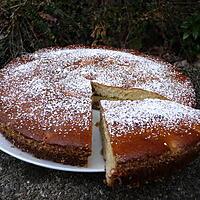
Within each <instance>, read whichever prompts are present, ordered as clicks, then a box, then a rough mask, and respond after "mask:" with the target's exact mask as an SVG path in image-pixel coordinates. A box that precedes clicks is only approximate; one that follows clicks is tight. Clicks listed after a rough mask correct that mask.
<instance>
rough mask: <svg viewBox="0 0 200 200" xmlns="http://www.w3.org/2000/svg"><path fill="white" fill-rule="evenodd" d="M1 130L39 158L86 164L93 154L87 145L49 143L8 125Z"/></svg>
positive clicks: (16, 144) (70, 163)
mask: <svg viewBox="0 0 200 200" xmlns="http://www.w3.org/2000/svg"><path fill="white" fill-rule="evenodd" d="M0 131H1V132H2V133H3V135H4V136H5V137H6V138H7V139H8V140H9V141H10V142H12V143H13V144H14V145H15V146H16V147H18V148H20V149H22V150H23V151H26V152H29V153H32V154H34V155H35V156H36V157H38V158H42V159H47V160H52V161H55V162H59V163H63V164H68V165H74V166H86V165H87V159H88V156H90V155H91V149H90V147H88V146H87V145H86V146H77V145H76V146H74V145H72V144H71V145H67V146H66V145H65V146H61V145H56V144H48V143H45V142H42V141H37V140H35V139H31V138H27V137H25V136H23V135H22V134H20V133H19V132H15V131H13V130H10V129H9V128H8V127H3V126H0Z"/></svg>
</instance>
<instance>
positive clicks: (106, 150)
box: [100, 112, 116, 185]
mask: <svg viewBox="0 0 200 200" xmlns="http://www.w3.org/2000/svg"><path fill="white" fill-rule="evenodd" d="M100 133H101V137H102V146H103V157H104V160H105V163H106V165H105V170H106V182H107V184H108V185H112V180H111V179H110V176H111V174H110V173H111V172H112V169H114V168H116V159H115V156H114V154H113V151H112V146H111V141H110V136H109V133H108V131H107V128H106V121H105V119H104V117H103V116H102V112H101V122H100Z"/></svg>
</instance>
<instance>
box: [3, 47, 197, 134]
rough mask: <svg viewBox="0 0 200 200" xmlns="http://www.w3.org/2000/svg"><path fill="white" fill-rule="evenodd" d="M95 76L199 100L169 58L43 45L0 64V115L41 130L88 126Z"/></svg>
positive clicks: (103, 80)
mask: <svg viewBox="0 0 200 200" xmlns="http://www.w3.org/2000/svg"><path fill="white" fill-rule="evenodd" d="M91 82H97V83H100V84H104V85H107V86H114V87H123V88H140V89H144V90H148V91H152V92H155V93H158V94H160V95H162V96H164V97H166V98H168V99H171V100H174V101H177V102H180V103H182V104H186V105H189V106H191V105H193V104H194V91H193V88H192V85H191V82H190V81H189V79H187V78H186V77H185V76H183V75H182V74H181V73H179V72H177V71H176V70H175V69H174V67H173V66H171V65H170V64H166V63H164V62H162V61H159V60H157V59H154V58H151V57H147V56H142V55H136V53H127V52H125V51H116V50H110V49H103V48H92V49H91V48H84V47H79V46H72V47H66V48H50V49H42V50H39V51H37V52H35V53H33V54H27V55H24V56H22V57H19V58H16V59H15V60H13V61H11V62H10V63H9V64H8V65H7V66H6V67H5V68H4V69H2V70H0V85H1V88H0V112H1V113H2V115H1V116H0V121H4V122H6V123H10V124H9V125H10V126H15V127H14V128H15V129H21V128H22V129H23V128H28V131H29V132H31V131H30V130H33V132H34V130H35V132H37V131H39V132H40V134H41V135H45V134H46V132H47V131H49V134H52V133H55V134H68V133H69V132H72V128H73V127H74V128H76V129H79V130H86V131H87V130H88V129H89V127H90V125H91V104H92V102H91V96H92V87H91ZM26 122H27V123H28V124H26ZM35 132H34V133H33V134H35ZM38 134H39V133H38Z"/></svg>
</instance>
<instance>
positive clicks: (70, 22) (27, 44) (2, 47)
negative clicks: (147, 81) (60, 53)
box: [0, 0, 199, 65]
mask: <svg viewBox="0 0 200 200" xmlns="http://www.w3.org/2000/svg"><path fill="white" fill-rule="evenodd" d="M198 10H199V8H198V5H197V4H193V3H192V1H190V2H189V1H188V3H184V4H183V3H181V4H178V3H177V4H174V1H156V0H153V1H143V0H142V1H141V0H134V1H131V0H124V1H119V0H117V1H114V0H94V1H90V0H82V1H79V0H65V1H62V0H57V1H51V0H41V1H38V0H1V3H0V65H1V64H3V63H5V62H7V61H8V60H10V59H11V58H13V57H16V56H18V55H20V54H22V53H25V52H32V51H34V50H36V49H39V48H43V47H47V46H55V45H59V46H65V45H68V44H77V43H78V44H85V45H99V44H101V45H109V46H114V47H122V48H135V49H139V50H143V51H151V49H154V48H156V47H163V49H167V50H169V51H172V52H175V53H176V54H179V55H182V56H186V57H187V56H190V55H192V56H193V57H194V56H195V55H196V53H197V50H198V48H199V46H198V48H197V49H193V48H194V46H195V45H194V44H195V43H196V42H198V41H199V28H197V29H198V30H196V27H199V23H198V22H196V21H195V20H193V19H192V17H191V19H190V18H188V20H187V21H184V20H185V18H186V17H187V16H190V15H191V14H192V13H194V12H196V11H198ZM198 19H199V18H198ZM183 22H184V23H183ZM181 24H183V25H182V27H181ZM182 34H184V38H182ZM196 46H197V45H196ZM195 48H196V47H195ZM191 52H192V53H191Z"/></svg>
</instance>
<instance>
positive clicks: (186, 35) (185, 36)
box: [183, 32, 190, 40]
mask: <svg viewBox="0 0 200 200" xmlns="http://www.w3.org/2000/svg"><path fill="white" fill-rule="evenodd" d="M189 36H190V33H187V32H186V33H184V34H183V40H186V39H187V38H188V37H189Z"/></svg>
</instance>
